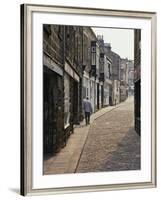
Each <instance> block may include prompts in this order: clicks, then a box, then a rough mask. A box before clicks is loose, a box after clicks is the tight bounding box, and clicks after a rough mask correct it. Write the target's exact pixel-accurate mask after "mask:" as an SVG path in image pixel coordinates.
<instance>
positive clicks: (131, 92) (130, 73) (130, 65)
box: [128, 60, 134, 96]
mask: <svg viewBox="0 0 161 200" xmlns="http://www.w3.org/2000/svg"><path fill="white" fill-rule="evenodd" d="M132 95H134V61H133V60H128V96H132Z"/></svg>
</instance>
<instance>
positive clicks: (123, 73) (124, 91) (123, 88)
mask: <svg viewBox="0 0 161 200" xmlns="http://www.w3.org/2000/svg"><path fill="white" fill-rule="evenodd" d="M127 98H128V59H127V58H125V59H123V58H122V59H121V69H120V101H121V102H122V101H125V100H126V99H127Z"/></svg>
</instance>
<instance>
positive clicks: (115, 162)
mask: <svg viewBox="0 0 161 200" xmlns="http://www.w3.org/2000/svg"><path fill="white" fill-rule="evenodd" d="M133 109H134V103H133V99H132V98H130V99H128V100H127V101H126V102H125V103H123V104H122V105H121V106H120V107H118V108H116V109H114V110H111V111H109V112H107V113H105V114H104V115H102V116H100V117H99V118H97V119H96V120H95V121H94V122H93V123H92V125H91V127H90V130H89V134H88V137H87V139H86V143H85V146H84V149H83V151H82V155H81V157H80V160H79V163H78V165H77V169H76V172H78V173H81V172H98V171H122V170H138V169H140V137H139V136H138V135H137V133H136V132H135V130H134V128H133V127H134V110H133Z"/></svg>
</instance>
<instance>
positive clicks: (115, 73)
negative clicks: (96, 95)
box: [104, 43, 121, 105]
mask: <svg viewBox="0 0 161 200" xmlns="http://www.w3.org/2000/svg"><path fill="white" fill-rule="evenodd" d="M104 52H105V54H106V55H107V56H108V57H109V58H110V59H111V61H112V72H111V79H112V105H116V104H119V103H120V68H121V58H120V56H119V55H118V54H117V53H115V52H113V51H112V50H111V44H110V43H105V44H104Z"/></svg>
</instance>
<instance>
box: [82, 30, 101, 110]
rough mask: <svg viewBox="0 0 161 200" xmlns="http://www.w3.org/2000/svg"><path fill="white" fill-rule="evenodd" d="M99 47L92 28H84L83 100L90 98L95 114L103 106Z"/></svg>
mask: <svg viewBox="0 0 161 200" xmlns="http://www.w3.org/2000/svg"><path fill="white" fill-rule="evenodd" d="M99 52H100V50H99V45H98V43H97V38H96V35H95V33H94V32H93V30H92V29H91V28H90V27H83V68H84V71H83V98H86V97H88V98H89V100H90V102H91V104H92V110H93V112H95V111H96V110H98V109H99V108H100V105H101V92H100V88H101V86H100V82H99V56H100V55H99V54H100V53H99Z"/></svg>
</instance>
